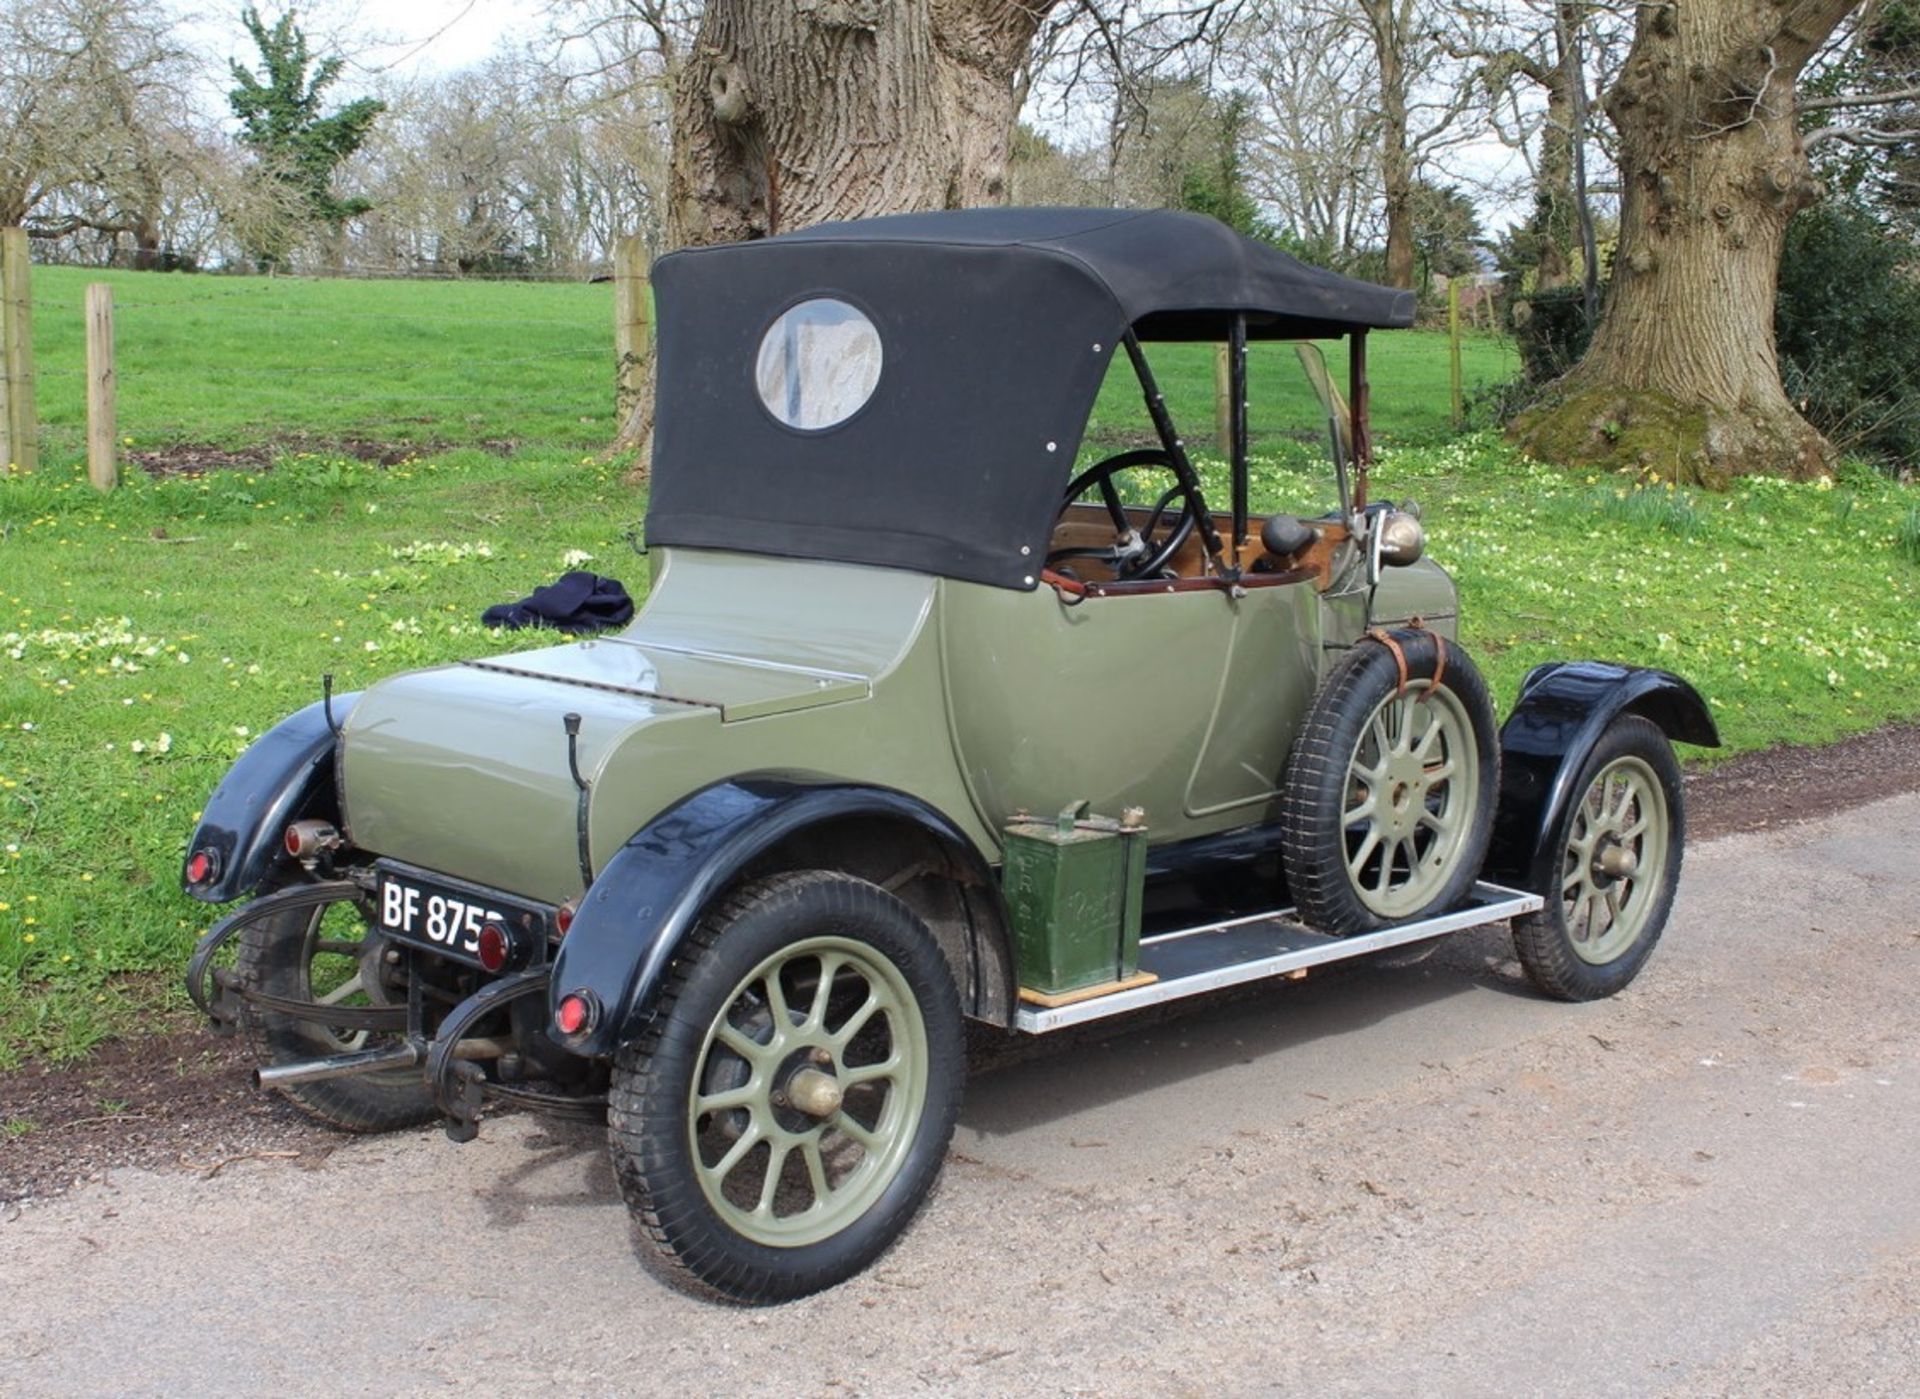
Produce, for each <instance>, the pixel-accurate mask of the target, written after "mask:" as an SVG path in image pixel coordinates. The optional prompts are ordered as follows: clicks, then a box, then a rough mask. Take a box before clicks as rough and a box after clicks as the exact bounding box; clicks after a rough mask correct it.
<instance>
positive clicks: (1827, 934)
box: [0, 794, 1920, 1396]
mask: <svg viewBox="0 0 1920 1399" xmlns="http://www.w3.org/2000/svg"><path fill="white" fill-rule="evenodd" d="M1916 833H1920V794H1915V795H1907V796H1901V797H1896V798H1892V799H1890V800H1886V801H1881V802H1878V803H1875V804H1873V805H1869V806H1863V807H1860V808H1857V809H1855V810H1852V811H1848V812H1842V813H1839V814H1837V815H1833V816H1829V817H1827V818H1824V819H1822V820H1819V821H1814V822H1810V823H1808V824H1805V825H1801V826H1797V827H1792V828H1788V829H1783V830H1774V831H1763V832H1759V833H1754V834H1747V835H1738V836H1732V837H1728V838H1725V839H1721V840H1717V841H1713V842H1710V843H1706V844H1699V845H1696V846H1695V847H1694V848H1693V849H1692V851H1691V852H1690V854H1689V862H1688V867H1687V875H1686V878H1685V882H1684V885H1683V889H1682V895H1681V900H1680V904H1679V907H1678V909H1677V911H1676V914H1675V919H1674V923H1673V925H1672V926H1671V927H1670V928H1669V930H1668V936H1667V941H1666V943H1665V945H1664V946H1663V947H1662V949H1661V951H1660V953H1659V955H1658V956H1656V957H1655V959H1654V960H1653V962H1652V964H1651V965H1650V967H1649V968H1648V971H1647V973H1646V975H1645V976H1644V977H1643V978H1642V980H1641V981H1640V982H1639V983H1638V984H1637V985H1636V986H1634V987H1633V988H1631V989H1630V990H1629V991H1628V992H1627V993H1626V994H1625V995H1624V996H1621V997H1620V998H1618V999H1616V1000H1613V1001H1610V1002H1605V1003H1601V1004H1598V1005H1591V1006H1578V1007H1569V1006H1563V1005H1558V1004H1553V1003H1549V1002H1546V1001H1542V1000H1540V999H1537V998H1536V997H1534V996H1533V995H1532V994H1530V993H1529V992H1528V991H1527V990H1526V989H1525V987H1524V985H1523V984H1522V982H1521V981H1520V978H1519V972H1518V969H1517V968H1516V967H1515V966H1514V964H1513V963H1512V961H1511V960H1510V955H1509V951H1508V948H1507V945H1506V944H1505V942H1504V940H1503V937H1502V935H1501V932H1500V931H1499V930H1495V929H1486V930H1481V931H1478V932H1475V933H1470V934H1465V935H1463V936H1461V937H1459V938H1457V939H1455V940H1454V941H1453V942H1452V943H1450V944H1448V945H1446V946H1445V947H1443V949H1442V950H1441V951H1440V952H1439V953H1438V954H1437V955H1436V956H1434V957H1433V958H1431V959H1429V960H1428V961H1426V962H1424V963H1421V964H1420V965H1418V966H1414V967H1411V968H1403V969H1399V970H1387V969H1381V968H1366V969H1358V970H1353V971H1349V972H1345V973H1337V974H1332V975H1328V976H1325V977H1317V978H1314V979H1310V980H1308V981H1306V982H1304V983H1298V984H1289V985H1283V986H1278V987H1274V988H1272V989H1269V990H1264V991H1262V992H1260V993H1259V994H1256V995H1253V996H1249V997H1245V998H1242V999H1239V1000H1235V1001H1232V1002H1229V1003H1225V1004H1219V1003H1215V1004H1210V1005H1208V1006H1206V1007H1203V1008H1201V1009H1200V1010H1198V1011H1196V1012H1191V1013H1188V1014H1186V1015H1183V1016H1180V1017H1177V1018H1172V1019H1162V1020H1160V1021H1159V1022H1157V1023H1154V1024H1151V1025H1146V1026H1138V1025H1136V1026H1134V1027H1131V1028H1130V1029H1126V1030H1122V1031H1119V1032H1108V1033H1106V1034H1105V1035H1104V1036H1089V1035H1083V1036H1082V1037H1080V1038H1077V1039H1074V1040H1072V1041H1069V1042H1064V1043H1050V1042H1047V1041H1036V1042H1034V1043H1033V1044H1032V1045H1031V1046H1030V1047H1028V1048H1027V1049H1026V1050H1024V1052H1023V1053H1021V1054H1020V1055H1017V1056H1000V1059H1001V1062H1000V1063H999V1064H998V1066H997V1067H994V1068H992V1069H990V1070H987V1071H985V1072H982V1073H979V1074H977V1075H976V1076H975V1078H974V1079H973V1081H972V1083H971V1084H970V1086H969V1090H968V1091H969V1097H968V1106H967V1108H966V1111H965V1113H964V1115H963V1116H962V1119H961V1127H960V1131H959V1133H958V1135H957V1137H956V1139H955V1142H954V1149H953V1155H952V1157H951V1158H950V1160H949V1162H948V1166H947V1170H946V1174H945V1176H944V1178H943V1183H942V1186H941V1189H940V1191H939V1193H938V1194H937V1196H936V1197H935V1199H934V1201H933V1203H932V1205H931V1207H930V1208H929V1210H928V1211H927V1212H926V1213H925V1214H924V1215H923V1216H922V1218H921V1220H920V1222H919V1223H918V1224H917V1225H916V1226H915V1227H914V1229H913V1230H912V1231H911V1232H910V1233H909V1234H908V1235H907V1237H906V1238H905V1240H904V1241H903V1242H902V1243H901V1245H900V1246H899V1247H898V1248H896V1249H895V1250H894V1251H893V1253H892V1254H890V1255H889V1256H888V1257H887V1258H886V1259H884V1260H883V1261H882V1262H881V1264H880V1265H879V1267H878V1268H877V1269H875V1270H874V1271H873V1272H871V1273H869V1274H867V1275H866V1276H864V1277H862V1278H860V1279H858V1280H856V1281H854V1282H852V1283H849V1284H847V1285H845V1286H843V1287H841V1288H839V1289H837V1290H836V1291H834V1292H832V1293H829V1294H827V1295H825V1296H822V1297H817V1298H813V1299H810V1300H807V1301H803V1302H799V1303H794V1304H792V1305H789V1306H785V1307H780V1308H773V1309H767V1310H761V1311H743V1310H738V1309H733V1308H727V1307H722V1306H716V1305H712V1304H707V1303H700V1302H694V1301H690V1300H688V1299H686V1298H684V1297H682V1296H680V1295H678V1294H677V1293H674V1292H672V1291H669V1290H667V1289H666V1288H664V1287H663V1286H662V1285H661V1284H660V1283H659V1282H657V1281H656V1280H655V1279H653V1278H652V1277H651V1276H649V1275H648V1274H647V1273H646V1272H644V1271H642V1269H641V1268H640V1267H639V1266H638V1264H637V1261H636V1255H635V1252H634V1245H633V1242H632V1240H631V1238H630V1236H629V1233H628V1229H627V1224H626V1218H625V1213H624V1211H623V1209H622V1208H621V1206H620V1204H619V1202H618V1199H617V1196H616V1194H615V1190H614V1186H613V1182H612V1179H611V1177H610V1174H609V1172H608V1169H607V1165H606V1161H605V1156H604V1152H603V1149H602V1147H601V1144H600V1141H599V1138H598V1134H597V1133H596V1132H594V1131H589V1130H585V1129H575V1128H572V1127H561V1128H555V1127H551V1126H547V1125H543V1124H541V1123H539V1122H538V1121H536V1120H533V1119H530V1118H517V1119H511V1120H506V1121H501V1122H495V1123H489V1124H488V1126H487V1128H486V1130H485V1133H484V1134H483V1136H482V1138H481V1140H480V1141H479V1142H477V1143H475V1144H473V1145H471V1146H466V1147H454V1146H452V1145H450V1144H448V1143H447V1142H445V1141H444V1140H443V1139H442V1138H441V1137H440V1136H439V1135H438V1133H436V1132H422V1133H418V1134H413V1135H407V1136H402V1137H394V1138H384V1139H378V1140H371V1141H365V1142H354V1143H352V1144H350V1145H347V1146H344V1147H342V1148H341V1149H340V1150H337V1151H335V1152H333V1153H332V1154H331V1155H329V1156H327V1157H326V1158H325V1159H324V1161H321V1162H319V1163H317V1164H315V1163H313V1162H312V1161H311V1159H308V1160H305V1161H303V1162H299V1163H294V1162H279V1161H240V1162H236V1163H234V1164H232V1165H230V1166H228V1167H226V1168H225V1169H222V1170H220V1171H219V1172H218V1173H217V1174H214V1175H212V1176H211V1177H208V1176H205V1175H196V1174H192V1173H188V1172H178V1171H176V1172H172V1173H165V1174H151V1173H147V1172H142V1171H117V1172H113V1173H111V1175H110V1176H109V1178H108V1179H107V1180H106V1181H105V1182H99V1183H93V1184H89V1185H86V1186H83V1187H81V1188H79V1189H77V1190H75V1191H73V1192H71V1193H69V1194H67V1195H65V1196H64V1197H61V1198H58V1199H54V1200H51V1201H48V1202H46V1203H43V1204H37V1205H28V1206H26V1207H25V1208H18V1207H15V1208H14V1209H13V1210H12V1211H11V1212H10V1214H9V1217H8V1218H7V1219H6V1220H5V1222H4V1223H0V1277H4V1278H5V1279H6V1283H7V1286H6V1294H5V1295H6V1301H5V1304H4V1307H0V1356H4V1357H6V1359H5V1360H4V1362H0V1392H3V1393H8V1394H22V1395H27V1394H32V1395H42V1394H52V1393H60V1394H92V1393H122V1394H143V1393H155V1394H159V1393H176V1394H177V1393H193V1394H196V1395H207V1394H221V1393H229V1392H232V1393H240V1392H261V1391H269V1390H270V1391H275V1392H284V1393H294V1394H306V1393H320V1392H325V1393H328V1394H363V1393H366V1394H371V1393H379V1394H390V1393H420V1392H431V1391H437V1390H441V1389H444V1388H448V1387H452V1386H471V1387H475V1388H484V1389H486V1390H488V1391H491V1392H494V1393H525V1392H530V1391H533V1390H535V1389H542V1390H551V1391H555V1392H562V1393H576V1392H577V1393H610V1392H634V1393H668V1392H671V1393H685V1392H694V1393H707V1392H714V1393H727V1394H762V1393H764V1394H779V1395H789V1394H849V1393H874V1394H895V1393H910V1392H918V1391H921V1390H928V1389H934V1390H963V1391H967V1392H979V1393H1013V1392H1016V1391H1018V1392H1021V1393H1033V1392H1039V1393H1100V1394H1111V1393H1127V1394H1138V1393H1147V1394H1189V1393H1191V1394H1214V1393H1219V1392H1221V1391H1223V1390H1224V1391H1227V1392H1236V1393H1237V1392H1242V1391H1248V1390H1261V1391H1296V1390H1297V1391H1310V1392H1313V1393H1315V1394H1329V1393H1331V1394H1344V1393H1365V1394H1369V1395H1378V1394H1415V1393H1418V1394H1435V1393H1441V1394H1467V1393H1471V1394H1475V1395H1493V1394H1554V1395H1562V1394H1569V1393H1572V1394H1580V1395H1602V1394H1615V1393H1619V1394H1636V1395H1638V1394H1649V1393H1654V1394H1674V1395H1696V1394H1698V1395H1706V1394H1734V1393H1738V1394H1740V1395H1742V1396H1746V1395H1766V1394H1793V1395H1804V1394H1810V1393H1856V1394H1857V1393H1879V1392H1886V1393H1900V1394H1911V1393H1914V1392H1915V1391H1916V1390H1917V1389H1920V1189H1916V1186H1915V1181H1916V1179H1920V1177H1917V1176H1916V1171H1915V1163H1916V1161H1920V1001H1917V1000H1916V997H1915V995H1914V992H1913V987H1914V984H1915V982H1916V972H1917V971H1920V860H1916V859H1915V857H1914V856H1915V848H1916V839H1917V836H1916ZM1008 1059H1011V1062H1006V1060H1008Z"/></svg>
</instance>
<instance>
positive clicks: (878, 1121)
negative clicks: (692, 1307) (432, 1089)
mask: <svg viewBox="0 0 1920 1399" xmlns="http://www.w3.org/2000/svg"><path fill="white" fill-rule="evenodd" d="M963 1075H964V1057H963V1042H962V1034H961V1021H960V1005H959V997H958V995H957V994H956V992H955V990H954V985H953V979H952V976H951V975H950V973H949V972H948V970H947V965H946V960H945V958H944V957H943V956H942V954H941V953H940V950H939V948H938V945H937V944H936V943H935V941H934V939H933V936H932V934H931V932H930V931H929V930H928V929H927V927H926V925H925V924H923V923H922V922H921V921H920V920H919V919H918V918H917V917H916V916H915V915H914V914H913V912H912V911H911V910H910V909H908V908H907V906H906V905H905V904H903V903H901V902H900V901H899V900H898V899H895V898H894V897H893V896H892V895H890V894H887V893H885V892H884V891H882V890H881V889H879V888H878V887H876V886H875V885H872V884H869V883H867V882H866V881H864V880H860V879H854V878H851V877H848V876H845V875H839V874H829V873H819V872H812V873H804V874H791V875H780V876H776V877H774V878H771V879H766V880H762V881H759V882H757V883H754V884H751V885H749V886H747V887H745V888H743V889H742V890H741V891H739V892H738V893H737V894H735V895H734V896H732V897H730V898H729V899H728V900H727V901H726V902H725V903H724V905H723V906H721V907H720V908H719V909H718V910H716V911H715V912H714V913H713V914H712V915H710V916H709V917H708V918H707V919H705V920H704V921H703V922H702V924H701V926H700V927H699V928H698V929H697V930H696V931H695V933H694V934H693V936H692V938H691V939H690V942H689V944H688V946H687V947H686V949H685V950H684V954H683V955H682V956H681V957H680V958H678V960H677V961H676V963H675V968H674V972H673V976H672V979H671V981H670V983H669V985H668V988H667V990H666V992H665V993H664V995H663V997H662V1001H661V1004H660V1007H659V1009H658V1010H657V1011H656V1012H655V1014H654V1017H653V1019H652V1021H651V1023H650V1024H649V1025H648V1028H647V1030H646V1031H645V1033H644V1034H643V1035H642V1036H641V1037H640V1038H639V1039H638V1040H636V1041H634V1042H633V1043H631V1044H628V1045H626V1046H624V1047H623V1048H622V1049H621V1051H620V1053H619V1055H618V1056H617V1058H616V1060H615V1064H614V1071H613V1085H612V1091H611V1094H610V1098H609V1112H608V1125H609V1129H610V1131H609V1135H610V1141H611V1146H612V1152H613V1160H614V1166H615V1170H616V1173H617V1175H618V1177H619V1179H620V1183H621V1188H622V1190H623V1191H624V1192H625V1194H626V1197H627V1202H628V1205H629V1206H630V1207H631V1209H632V1210H633V1212H634V1215H635V1217H636V1218H637V1220H638V1221H639V1223H640V1225H641V1228H642V1231H643V1232H644V1234H645V1235H646V1237H647V1239H648V1241H649V1242H650V1244H651V1245H652V1246H653V1247H654V1248H655V1249H656V1250H657V1252H658V1254H659V1256H660V1257H661V1259H662V1260H663V1261H664V1262H665V1263H666V1264H667V1265H668V1266H669V1268H671V1269H672V1270H674V1271H675V1272H677V1273H678V1274H679V1276H680V1277H681V1278H682V1280H685V1281H690V1282H691V1283H693V1284H694V1285H695V1286H696V1287H698V1288H701V1289H704V1290H707V1291H709V1292H711V1293H714V1294H716V1295H719V1296H722V1297H726V1298H730V1299H733V1300H736V1301H743V1302H775V1301H783V1300H785V1299H788V1298H792V1297H800V1296H804V1295H805V1294H807V1293H810V1292H816V1291H818V1290H820V1289H821V1288H824V1287H830V1286H832V1285H833V1284H835V1283H837V1282H840V1281H842V1280H844V1279H846V1278H848V1277H850V1276H852V1275H853V1274H854V1273H857V1272H859V1271H860V1270H861V1269H862V1268H865V1267H866V1266H867V1265H868V1264H869V1263H871V1262H872V1261H873V1260H874V1259H875V1258H877V1257H878V1256H879V1255H880V1254H881V1253H882V1252H883V1251H884V1250H885V1249H886V1248H887V1246H888V1245H889V1244H891V1243H892V1242H893V1240H894V1239H895V1237H897V1236H898V1235H899V1233H900V1231H901V1230H903V1229H904V1228H905V1227H906V1226H907V1224H908V1222H909V1221H910V1220H911V1219H912V1218H913V1216H914V1214H915V1213H916V1212H917V1211H918V1209H919V1207H920V1204H921V1202H922V1201H923V1200H924V1199H925V1197H926V1195H927V1192H928V1191H929V1190H930V1189H931V1188H932V1185H933V1181H934V1178H935V1176H937V1175H938V1173H939V1170H940V1165H941V1162H942V1160H943V1159H944V1158H945V1155H946V1149H947V1142H948V1139H949V1138H950V1137H951V1136H952V1133H953V1123H954V1118H955V1116H956V1115H957V1113H958V1111H959V1105H960V1093H961V1084H962V1079H963Z"/></svg>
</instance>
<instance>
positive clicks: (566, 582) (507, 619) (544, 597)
mask: <svg viewBox="0 0 1920 1399" xmlns="http://www.w3.org/2000/svg"><path fill="white" fill-rule="evenodd" d="M480 620H481V621H483V622H485V623H486V624H487V625H488V626H490V627H508V628H519V627H552V628H553V629H554V630H556V631H563V632H571V633H574V634H575V635H578V634H580V633H582V632H592V631H599V630H600V629H601V628H603V627H617V626H619V625H620V624H621V623H623V622H630V621H632V620H633V599H632V598H630V597H628V596H627V590H626V589H625V588H623V587H621V586H620V582H619V580H618V579H615V578H602V577H601V576H600V575H599V574H597V573H582V572H579V571H578V570H576V571H575V572H572V573H566V574H562V575H561V576H560V579H559V580H558V581H557V582H553V583H549V584H547V585H546V586H545V587H544V588H535V589H534V590H533V591H532V592H531V593H529V594H527V596H525V597H523V598H521V599H520V601H518V602H502V603H496V604H495V605H494V606H492V607H489V608H488V609H487V610H486V611H485V612H483V613H481V614H480Z"/></svg>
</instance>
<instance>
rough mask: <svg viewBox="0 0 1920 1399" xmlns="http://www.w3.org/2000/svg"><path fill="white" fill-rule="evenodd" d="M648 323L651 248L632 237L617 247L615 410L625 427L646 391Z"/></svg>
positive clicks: (614, 340)
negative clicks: (648, 280) (648, 250)
mask: <svg viewBox="0 0 1920 1399" xmlns="http://www.w3.org/2000/svg"><path fill="white" fill-rule="evenodd" d="M647 320H648V308H647V245H646V242H645V240H644V239H642V238H640V237H639V236H638V235H637V234H629V235H628V236H626V237H624V238H620V239H618V240H616V241H615V243H614V245H613V347H614V354H615V356H616V359H615V361H614V390H613V410H614V420H615V422H617V423H618V424H620V425H621V426H622V427H624V426H625V425H626V421H627V418H628V417H629V415H631V414H632V412H633V408H634V404H635V403H636V402H637V401H638V399H639V397H640V395H641V394H642V393H643V392H645V390H646V364H647V356H648V355H649V354H651V353H652V347H651V345H650V344H649V343H648V339H647Z"/></svg>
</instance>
